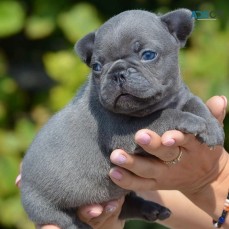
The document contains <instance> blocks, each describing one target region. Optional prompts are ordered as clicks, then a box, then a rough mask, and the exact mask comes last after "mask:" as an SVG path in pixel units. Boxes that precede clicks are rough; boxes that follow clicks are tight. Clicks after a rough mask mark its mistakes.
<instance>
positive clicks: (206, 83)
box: [0, 0, 229, 229]
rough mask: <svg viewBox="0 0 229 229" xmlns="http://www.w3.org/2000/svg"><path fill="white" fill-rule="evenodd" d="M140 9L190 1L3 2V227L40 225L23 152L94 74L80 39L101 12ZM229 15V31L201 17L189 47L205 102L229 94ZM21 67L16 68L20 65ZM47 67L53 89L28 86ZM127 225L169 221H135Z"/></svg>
mask: <svg viewBox="0 0 229 229" xmlns="http://www.w3.org/2000/svg"><path fill="white" fill-rule="evenodd" d="M224 1H226V0H222V1H221V2H220V4H219V3H218V2H216V6H217V7H220V8H221V9H222V10H224V9H226V7H228V6H227V5H228V4H227V1H226V2H224ZM89 2H90V3H89ZM224 3H225V4H224ZM188 4H189V3H188V2H187V4H186V7H188ZM133 7H134V8H148V9H149V10H151V9H155V10H156V11H159V9H160V11H167V10H168V9H170V8H178V7H185V4H184V5H182V6H181V5H179V3H178V2H175V1H168V0H160V1H159V0H158V1H155V2H154V3H152V2H151V1H147V0H146V1H138V0H134V1H132V0H131V1H130V0H128V1H125V2H124V1H106V2H103V4H102V5H101V1H99V0H98V1H97V0H90V1H89V0H88V1H87V3H86V2H84V3H82V2H78V1H65V0H58V1H51V0H50V1H47V0H20V1H16V0H1V1H0V38H1V40H0V227H1V228H15V229H31V228H33V226H32V223H31V222H30V221H29V220H28V219H27V217H26V215H25V212H24V211H23V209H22V206H21V203H20V197H19V190H18V189H17V188H16V187H15V184H14V182H15V178H16V176H17V174H18V171H19V164H20V161H21V159H22V156H23V155H24V153H25V151H26V149H27V148H28V146H29V144H30V143H31V141H32V139H33V137H34V136H35V134H36V133H37V131H38V130H39V129H40V128H41V127H42V126H43V125H44V123H45V122H46V121H47V120H48V118H49V117H50V115H52V114H53V113H54V112H56V111H58V110H59V109H61V108H62V107H63V106H65V104H66V103H68V101H69V100H71V98H72V97H73V96H74V94H75V93H76V90H78V89H79V87H80V86H81V85H82V84H83V82H84V81H85V80H86V78H87V75H88V73H89V69H88V67H87V66H86V65H85V64H84V63H82V62H81V61H80V59H79V58H78V57H77V56H76V55H75V53H74V50H73V47H74V43H75V41H76V40H78V39H79V38H81V37H82V36H84V35H85V34H86V33H88V32H91V31H93V30H95V29H96V28H97V27H98V26H99V25H100V24H101V23H102V20H101V18H103V17H104V18H106V17H108V16H112V15H113V14H115V13H118V12H119V11H120V10H125V9H129V8H133ZM190 7H191V6H190ZM192 7H193V6H192ZM195 7H196V8H194V10H198V6H195ZM201 7H202V8H201ZM206 7H213V8H214V6H213V5H210V6H209V5H207V6H206V5H203V4H202V3H201V4H200V8H201V9H203V10H204V9H206ZM98 9H100V11H98ZM209 9H210V8H209ZM211 9H212V8H211ZM108 12H110V14H109V13H108ZM108 14H109V15H108ZM224 16H225V17H223V19H224V20H223V28H224V29H222V21H221V20H216V21H198V22H197V23H196V24H197V25H196V28H195V31H194V33H193V35H192V37H191V39H190V41H189V45H188V46H187V48H184V49H183V50H182V51H181V55H180V63H181V72H182V75H183V78H184V80H185V81H186V82H187V84H188V85H189V86H190V88H191V89H192V91H194V92H195V93H196V94H197V95H199V96H200V97H202V98H203V99H204V100H206V99H207V98H209V97H210V96H212V95H215V94H219V95H220V94H224V95H226V96H227V98H228V99H229V69H228V60H229V56H228V55H229V54H228V53H229V43H228V37H229V27H228V26H229V24H228V21H227V15H224ZM23 41H24V43H23ZM28 54H30V55H28ZM37 63H40V65H39V70H40V72H39V74H37V73H36V71H35V70H34V71H33V72H32V73H30V74H29V77H27V78H25V79H24V78H23V77H24V76H25V75H26V74H27V72H28V68H29V67H31V68H35V67H36V66H37V65H36V64H37ZM19 64H20V68H18V65H19ZM34 66H35V67H34ZM14 69H16V71H12V70H14ZM21 69H22V70H21ZM40 73H42V74H47V76H46V77H47V78H48V79H51V80H52V85H51V86H50V87H48V86H47V87H45V86H46V81H44V82H45V83H43V84H42V85H43V86H42V87H38V86H37V87H28V86H26V85H31V83H32V82H33V80H34V79H35V82H42V79H41V78H42V77H41V75H42V74H40ZM26 76H27V75H26ZM22 78H23V79H22ZM37 84H38V83H36V84H35V86H36V85H37ZM225 130H226V131H227V134H226V136H227V139H226V141H227V142H226V147H228V146H229V118H227V119H226V121H225ZM125 228H126V229H127V228H131V229H139V228H141V229H147V228H155V229H156V228H157V229H159V228H163V227H161V226H158V225H157V224H145V223H143V222H139V221H137V222H135V221H131V222H128V223H127V225H126V227H125Z"/></svg>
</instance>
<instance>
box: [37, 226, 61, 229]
mask: <svg viewBox="0 0 229 229" xmlns="http://www.w3.org/2000/svg"><path fill="white" fill-rule="evenodd" d="M36 229H60V228H59V227H57V226H54V225H45V226H41V227H40V226H37V227H36Z"/></svg>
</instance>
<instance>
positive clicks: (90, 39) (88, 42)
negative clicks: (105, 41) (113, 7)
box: [74, 32, 95, 65]
mask: <svg viewBox="0 0 229 229" xmlns="http://www.w3.org/2000/svg"><path fill="white" fill-rule="evenodd" d="M94 41H95V32H92V33H89V34H87V35H86V36H85V37H83V38H82V39H80V40H79V41H78V42H77V43H76V44H75V48H74V49H75V51H76V53H77V54H78V55H79V57H80V58H81V60H82V61H84V62H85V63H86V64H87V65H90V63H91V56H92V53H93V47H94Z"/></svg>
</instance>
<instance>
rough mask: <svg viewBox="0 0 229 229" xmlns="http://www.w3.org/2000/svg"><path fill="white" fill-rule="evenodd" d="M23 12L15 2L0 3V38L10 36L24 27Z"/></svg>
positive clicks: (8, 0)
mask: <svg viewBox="0 0 229 229" xmlns="http://www.w3.org/2000/svg"><path fill="white" fill-rule="evenodd" d="M24 19H25V11H24V9H23V7H22V6H21V4H19V3H18V2H16V1H11V0H2V1H1V2H0V37H5V36H10V35H13V34H15V33H17V32H19V31H20V30H21V29H22V28H23V26H24Z"/></svg>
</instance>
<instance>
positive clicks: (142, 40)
mask: <svg viewBox="0 0 229 229" xmlns="http://www.w3.org/2000/svg"><path fill="white" fill-rule="evenodd" d="M169 37H170V35H169V33H168V31H167V29H166V27H165V26H164V24H163V23H162V22H161V20H160V18H159V17H158V16H157V15H155V14H153V13H149V12H145V11H144V12H142V11H130V12H125V14H124V13H123V14H119V15H118V16H116V17H113V18H111V19H110V20H108V21H107V22H106V23H105V24H104V25H103V26H102V27H101V28H100V29H99V30H98V31H97V34H96V40H95V47H97V48H99V49H98V52H106V51H109V52H117V51H118V52H121V51H122V49H123V52H127V51H128V50H125V48H126V49H129V48H130V47H132V46H133V45H135V44H136V42H138V43H139V45H141V46H144V45H145V44H149V43H153V44H154V45H155V46H163V45H165V44H163V43H164V42H165V43H166V44H167V43H168V42H169V41H168V40H169ZM142 48H144V47H142Z"/></svg>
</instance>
